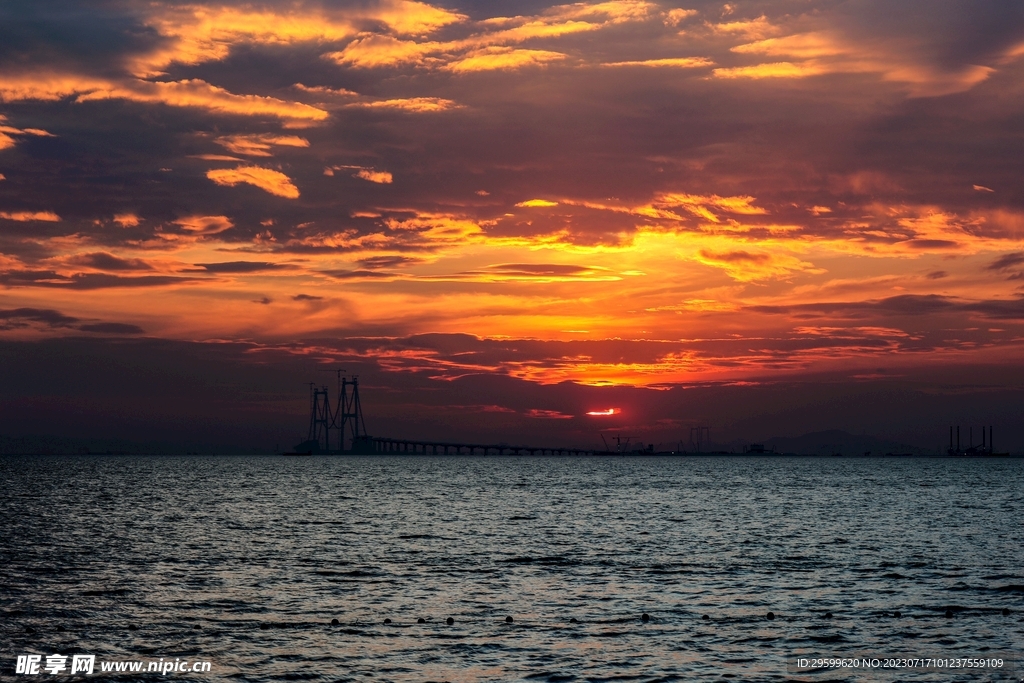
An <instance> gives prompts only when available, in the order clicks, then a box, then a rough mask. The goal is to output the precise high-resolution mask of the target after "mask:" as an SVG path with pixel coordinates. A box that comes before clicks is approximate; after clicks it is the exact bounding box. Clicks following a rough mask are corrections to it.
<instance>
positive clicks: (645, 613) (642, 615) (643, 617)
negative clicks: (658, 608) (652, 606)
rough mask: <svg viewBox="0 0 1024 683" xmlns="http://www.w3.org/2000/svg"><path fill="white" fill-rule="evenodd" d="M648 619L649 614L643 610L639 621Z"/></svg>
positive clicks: (649, 617)
mask: <svg viewBox="0 0 1024 683" xmlns="http://www.w3.org/2000/svg"><path fill="white" fill-rule="evenodd" d="M650 620H651V615H650V614H648V613H647V612H644V613H643V614H641V615H640V621H650Z"/></svg>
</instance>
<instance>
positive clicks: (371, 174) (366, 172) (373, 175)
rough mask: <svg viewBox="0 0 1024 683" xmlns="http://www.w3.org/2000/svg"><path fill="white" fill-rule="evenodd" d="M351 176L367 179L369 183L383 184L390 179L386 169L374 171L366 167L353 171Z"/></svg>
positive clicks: (387, 182) (386, 183)
mask: <svg viewBox="0 0 1024 683" xmlns="http://www.w3.org/2000/svg"><path fill="white" fill-rule="evenodd" d="M352 177H353V178H362V179H363V180H369V181H370V182H371V183H381V184H384V185H388V184H390V183H391V181H392V178H391V174H390V173H388V172H387V171H374V170H371V169H368V168H364V169H362V170H360V171H359V172H358V173H355V174H354V175H353V176H352Z"/></svg>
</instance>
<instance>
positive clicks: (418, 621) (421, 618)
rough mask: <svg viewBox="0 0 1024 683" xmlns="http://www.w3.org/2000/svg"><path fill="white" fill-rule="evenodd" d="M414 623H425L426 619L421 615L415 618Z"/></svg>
mask: <svg viewBox="0 0 1024 683" xmlns="http://www.w3.org/2000/svg"><path fill="white" fill-rule="evenodd" d="M416 623H417V624H425V623H427V620H426V619H424V618H423V617H420V618H419V619H417V620H416Z"/></svg>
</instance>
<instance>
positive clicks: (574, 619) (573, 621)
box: [569, 610, 1009, 624]
mask: <svg viewBox="0 0 1024 683" xmlns="http://www.w3.org/2000/svg"><path fill="white" fill-rule="evenodd" d="M1003 611H1004V612H1009V610H1003ZM569 623H570V624H578V623H580V622H578V621H577V620H576V617H573V618H572V619H570V620H569Z"/></svg>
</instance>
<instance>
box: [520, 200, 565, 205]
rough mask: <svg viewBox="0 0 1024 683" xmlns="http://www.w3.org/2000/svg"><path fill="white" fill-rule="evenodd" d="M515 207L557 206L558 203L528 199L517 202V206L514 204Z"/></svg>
mask: <svg viewBox="0 0 1024 683" xmlns="http://www.w3.org/2000/svg"><path fill="white" fill-rule="evenodd" d="M516 206H521V207H531V206H558V202H552V201H548V200H547V199H528V200H526V201H525V202H519V203H518V204H516Z"/></svg>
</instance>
